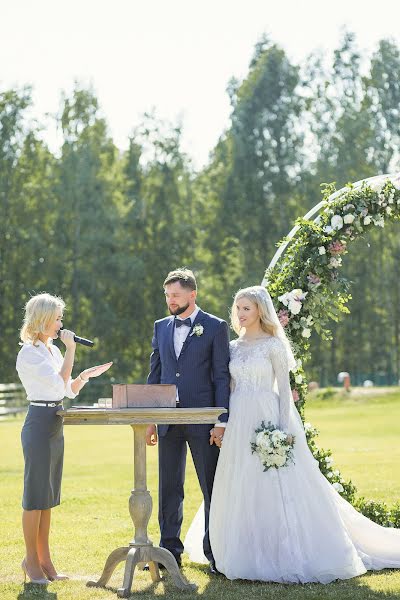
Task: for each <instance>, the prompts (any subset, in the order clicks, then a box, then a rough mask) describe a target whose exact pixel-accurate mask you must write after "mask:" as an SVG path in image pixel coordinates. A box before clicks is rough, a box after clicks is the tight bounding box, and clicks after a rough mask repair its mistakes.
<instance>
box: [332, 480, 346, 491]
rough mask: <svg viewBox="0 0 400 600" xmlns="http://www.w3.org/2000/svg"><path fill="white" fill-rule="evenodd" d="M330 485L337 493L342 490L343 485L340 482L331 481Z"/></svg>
mask: <svg viewBox="0 0 400 600" xmlns="http://www.w3.org/2000/svg"><path fill="white" fill-rule="evenodd" d="M332 487H333V488H334V489H335V490H336V491H337V492H339V494H341V493H342V492H344V487H343V486H342V484H341V483H338V482H337V481H336V482H335V483H332Z"/></svg>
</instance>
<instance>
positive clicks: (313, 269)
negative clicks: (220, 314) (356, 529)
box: [266, 178, 400, 527]
mask: <svg viewBox="0 0 400 600" xmlns="http://www.w3.org/2000/svg"><path fill="white" fill-rule="evenodd" d="M399 183H400V180H399V178H396V179H394V178H391V180H389V179H384V178H379V179H376V180H372V181H369V182H365V183H364V184H363V185H362V186H361V187H357V188H355V187H354V186H353V185H352V184H349V185H348V186H347V187H346V188H343V190H340V192H338V193H337V192H336V189H335V186H334V184H329V185H325V186H324V197H323V199H324V201H325V206H324V207H323V209H322V212H321V213H320V215H319V216H318V217H317V219H315V220H313V221H311V220H305V219H298V220H297V222H296V225H298V227H299V229H298V231H297V233H296V236H295V237H294V238H293V239H292V240H291V241H290V243H289V245H288V247H287V249H286V251H285V254H284V256H283V258H282V259H281V260H280V261H279V262H278V263H277V264H276V265H275V267H274V268H273V269H271V270H267V273H266V279H267V281H268V290H269V292H270V294H271V296H272V297H273V298H274V299H275V308H276V310H277V312H278V316H279V319H280V321H281V323H282V325H283V327H284V328H285V331H286V333H287V335H288V337H289V338H290V340H291V343H292V347H293V350H294V353H295V355H296V357H301V359H298V362H297V367H296V369H295V370H294V371H293V372H292V373H291V375H290V376H291V384H292V390H293V397H294V400H295V402H296V403H297V407H298V409H299V412H300V414H301V415H303V406H304V402H305V400H306V395H307V380H306V376H305V373H304V368H303V363H305V362H306V361H307V359H308V358H309V357H310V341H309V339H310V336H311V333H312V330H313V329H314V330H315V331H316V332H317V333H318V334H319V335H321V337H322V338H323V339H325V340H330V339H332V338H331V332H330V330H329V327H328V324H329V321H330V320H331V319H333V320H334V321H338V320H339V318H340V317H341V315H342V314H348V313H349V312H350V311H349V309H348V307H347V302H348V301H349V300H350V298H351V295H350V293H349V289H350V282H349V281H348V280H347V279H346V278H344V277H341V276H340V267H341V265H342V257H343V255H345V254H346V253H347V252H348V250H349V246H350V244H351V242H352V241H353V240H355V239H356V238H357V237H359V236H362V235H363V234H365V233H367V232H368V231H369V230H370V229H372V228H373V227H384V226H385V221H389V220H390V221H394V220H398V219H400V189H399V188H400V185H399ZM286 241H287V240H286V238H285V239H284V240H282V242H281V244H283V243H285V242H286ZM305 430H306V435H307V440H308V444H309V446H310V449H311V451H312V453H313V455H314V457H315V458H316V459H317V460H318V462H319V466H320V469H321V471H322V473H323V474H324V475H325V477H327V479H328V480H329V481H330V482H331V483H332V485H333V486H334V487H335V489H336V490H337V491H338V492H339V493H340V494H341V495H342V496H343V497H344V498H346V500H348V501H349V502H351V503H352V504H353V506H355V507H356V508H357V509H358V510H360V511H361V512H362V513H363V514H365V515H366V516H367V517H368V518H370V519H371V520H373V521H375V522H377V523H379V524H381V525H384V526H395V527H400V504H397V505H395V506H394V507H393V509H392V510H389V509H388V507H387V506H386V505H385V503H379V502H373V501H370V500H365V499H364V498H357V497H356V491H357V490H356V488H355V486H354V485H353V484H352V482H351V481H346V480H345V479H344V478H343V477H342V475H341V473H340V471H339V470H338V469H334V468H333V466H332V465H333V458H332V456H331V451H330V450H322V449H320V448H318V446H317V444H316V443H315V439H314V438H315V436H316V435H317V433H318V432H317V430H316V429H314V428H313V427H312V426H311V425H310V424H308V423H306V424H305Z"/></svg>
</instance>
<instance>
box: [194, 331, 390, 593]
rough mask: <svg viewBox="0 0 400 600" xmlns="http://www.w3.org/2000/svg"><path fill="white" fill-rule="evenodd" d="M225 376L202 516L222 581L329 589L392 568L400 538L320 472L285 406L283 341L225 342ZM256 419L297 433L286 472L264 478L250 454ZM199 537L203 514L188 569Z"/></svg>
mask: <svg viewBox="0 0 400 600" xmlns="http://www.w3.org/2000/svg"><path fill="white" fill-rule="evenodd" d="M230 371H231V376H232V380H233V392H232V394H231V399H230V416H229V422H228V425H227V427H226V432H225V436H224V440H223V445H222V448H221V452H220V457H219V460H218V466H217V471H216V474H215V482H214V488H213V495H212V501H211V511H210V540H211V547H212V551H213V554H214V558H215V563H216V566H217V568H218V569H219V571H221V572H222V573H223V574H224V575H225V576H226V577H227V578H228V579H249V580H260V581H275V582H282V583H285V582H292V583H305V582H320V583H328V582H330V581H333V580H334V579H348V578H350V577H355V576H357V575H361V574H362V573H365V572H366V570H370V569H383V568H400V530H397V529H392V528H384V527H381V526H379V525H377V524H376V523H373V522H372V521H370V520H369V519H367V518H366V517H364V516H363V515H361V514H360V513H359V512H358V511H357V510H355V508H353V507H352V506H351V505H350V504H349V503H348V502H346V500H344V499H343V498H342V497H341V496H340V495H339V494H338V493H337V492H336V490H335V489H334V488H333V487H332V485H331V484H330V483H329V482H328V480H327V479H326V478H325V477H324V475H323V474H322V473H321V471H320V470H319V467H318V462H317V461H316V460H315V459H314V457H313V455H312V453H311V452H310V450H309V448H308V445H307V441H306V437H305V433H304V428H303V425H302V422H301V419H300V417H299V414H298V412H297V410H296V407H295V405H294V403H293V399H292V395H291V390H290V383H289V376H288V364H287V355H286V350H285V348H284V345H283V344H282V342H281V341H280V340H279V339H277V338H275V337H268V336H265V337H263V338H261V339H258V340H256V341H248V340H246V339H241V338H239V339H238V340H235V341H234V342H231V362H230ZM275 384H277V389H278V392H279V393H276V392H275V391H274V385H275ZM275 389H276V388H275ZM262 421H265V422H268V421H271V422H272V423H273V424H274V425H278V426H279V427H280V428H281V429H283V430H285V431H288V432H289V433H292V434H294V435H295V438H296V439H295V445H294V451H293V455H294V463H293V464H290V465H289V466H287V467H282V468H280V469H274V468H271V469H269V470H268V471H267V472H264V471H263V466H262V464H261V462H260V459H259V458H258V456H257V455H255V454H252V453H251V447H250V441H251V439H252V437H253V434H254V431H255V429H256V428H257V427H258V426H259V425H260V424H261V422H262ZM203 535H204V516H203V514H202V508H201V509H200V510H199V512H198V514H197V515H196V517H195V519H194V521H193V523H192V525H191V527H190V529H189V532H188V534H187V536H186V540H185V548H186V550H187V551H188V552H189V555H190V558H191V559H192V560H193V561H196V562H198V561H200V562H203V556H202V538H203Z"/></svg>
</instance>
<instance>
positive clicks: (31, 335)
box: [20, 293, 65, 346]
mask: <svg viewBox="0 0 400 600" xmlns="http://www.w3.org/2000/svg"><path fill="white" fill-rule="evenodd" d="M64 308H65V303H64V300H62V298H58V297H57V296H52V295H51V294H46V293H43V294H37V295H36V296H32V298H30V300H28V302H27V303H26V306H25V316H24V322H23V324H22V328H21V332H20V337H21V340H22V341H23V342H30V343H31V344H33V345H35V346H36V343H37V341H38V340H39V335H40V334H41V333H44V332H45V331H46V330H47V329H48V328H49V326H50V325H51V322H52V321H53V320H54V319H55V318H56V317H57V313H58V312H59V311H61V312H63V310H64Z"/></svg>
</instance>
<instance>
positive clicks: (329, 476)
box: [326, 471, 333, 479]
mask: <svg viewBox="0 0 400 600" xmlns="http://www.w3.org/2000/svg"><path fill="white" fill-rule="evenodd" d="M326 476H327V477H328V478H329V479H332V477H333V473H332V471H329V473H327V474H326Z"/></svg>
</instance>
